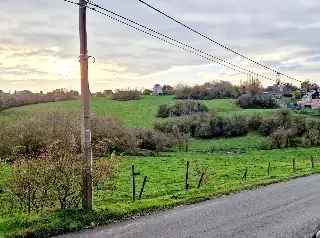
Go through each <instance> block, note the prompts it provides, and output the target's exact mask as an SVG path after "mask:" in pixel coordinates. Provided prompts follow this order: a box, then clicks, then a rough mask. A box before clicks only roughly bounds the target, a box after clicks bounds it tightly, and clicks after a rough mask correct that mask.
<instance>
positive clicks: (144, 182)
mask: <svg viewBox="0 0 320 238" xmlns="http://www.w3.org/2000/svg"><path fill="white" fill-rule="evenodd" d="M147 179H148V176H145V177H144V179H143V183H142V187H141V190H140V194H139V199H141V197H142V193H143V191H144V186H145V185H146V182H147Z"/></svg>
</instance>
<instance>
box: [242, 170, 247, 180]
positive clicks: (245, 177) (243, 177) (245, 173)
mask: <svg viewBox="0 0 320 238" xmlns="http://www.w3.org/2000/svg"><path fill="white" fill-rule="evenodd" d="M247 175H248V168H246V170H245V171H244V174H243V176H242V179H244V180H247Z"/></svg>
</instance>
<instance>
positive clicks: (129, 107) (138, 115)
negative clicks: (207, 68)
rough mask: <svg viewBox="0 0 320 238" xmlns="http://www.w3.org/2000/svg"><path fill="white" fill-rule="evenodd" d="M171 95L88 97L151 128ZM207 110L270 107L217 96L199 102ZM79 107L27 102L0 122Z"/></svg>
mask: <svg viewBox="0 0 320 238" xmlns="http://www.w3.org/2000/svg"><path fill="white" fill-rule="evenodd" d="M174 101H175V99H174V97H173V96H160V97H155V96H144V98H143V99H142V100H134V101H125V102H121V101H114V100H111V99H108V98H98V97H94V98H92V103H91V107H92V111H93V112H94V113H96V114H97V115H101V116H112V117H113V118H116V119H118V120H120V121H121V122H123V123H124V124H125V125H126V126H128V127H133V128H151V127H152V126H153V124H154V123H155V121H156V120H158V119H157V118H156V114H157V111H158V108H159V105H161V104H167V103H174ZM203 102H204V103H205V104H206V105H207V107H208V108H209V110H210V111H215V112H217V113H219V114H221V115H227V114H230V113H238V114H241V113H244V114H246V113H251V114H253V113H256V112H259V113H266V114H270V113H272V111H274V110H262V109H253V110H252V109H246V110H244V109H241V108H240V107H239V106H238V105H237V104H236V102H235V100H232V99H217V100H208V101H203ZM79 110H80V102H79V101H78V100H74V101H63V102H50V103H44V104H36V105H28V106H23V107H17V108H11V109H8V110H4V111H2V112H0V122H1V121H4V122H10V121H12V120H17V119H19V118H23V117H25V116H28V115H30V114H32V113H34V112H47V111H72V112H78V111H79Z"/></svg>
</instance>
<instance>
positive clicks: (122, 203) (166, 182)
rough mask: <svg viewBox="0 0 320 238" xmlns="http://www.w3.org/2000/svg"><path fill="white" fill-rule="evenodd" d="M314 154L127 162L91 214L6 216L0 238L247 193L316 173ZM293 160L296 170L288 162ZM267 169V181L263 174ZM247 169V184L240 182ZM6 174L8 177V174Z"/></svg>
mask: <svg viewBox="0 0 320 238" xmlns="http://www.w3.org/2000/svg"><path fill="white" fill-rule="evenodd" d="M318 154H319V149H317V148H310V149H285V150H272V151H268V153H266V152H265V151H260V150H252V151H249V152H247V153H243V154H228V155H222V154H206V153H170V154H164V155H161V156H159V157H128V158H126V159H124V160H123V161H122V164H121V168H122V169H121V173H120V175H119V178H118V180H117V185H116V190H115V191H113V192H110V191H108V190H104V188H103V186H102V187H101V188H100V190H97V191H96V193H95V209H94V211H93V212H91V213H83V212H81V211H65V212H61V211H56V212H55V211H51V212H46V213H42V214H31V215H30V216H27V215H23V214H10V215H9V214H8V215H4V216H2V218H0V234H1V233H2V234H3V235H4V236H7V237H17V236H19V235H26V234H36V235H37V237H42V236H47V235H49V234H50V235H54V234H59V233H60V232H62V231H64V232H65V231H73V230H78V229H81V228H83V227H85V226H88V225H90V223H91V222H94V223H95V224H105V223H108V222H110V221H112V220H113V219H120V218H124V217H128V216H131V215H133V214H137V213H139V214H145V213H148V212H150V211H153V210H155V209H161V208H168V207H172V206H175V205H179V204H188V203H193V202H196V201H202V200H205V199H209V198H213V197H218V196H221V195H224V194H230V193H234V192H238V191H241V190H244V189H252V188H255V187H257V186H261V185H266V184H270V183H274V182H279V181H286V180H288V179H290V178H295V177H298V176H306V175H310V174H313V173H317V172H320V164H318V163H319V161H318V163H316V165H315V168H313V169H312V168H311V161H310V158H311V157H312V156H313V157H314V158H317V156H318ZM293 158H295V160H296V170H295V171H294V170H293V168H292V159H293ZM187 161H190V174H189V184H190V190H189V191H185V189H184V182H185V171H186V162H187ZM269 162H270V163H271V172H270V175H268V173H267V169H268V163H269ZM131 165H135V167H136V169H137V170H138V171H140V172H141V176H138V177H137V179H136V184H137V188H136V190H137V195H138V193H139V191H140V187H141V184H142V179H143V176H148V182H147V184H146V187H145V192H144V193H143V199H142V200H139V199H138V200H136V201H135V202H133V201H132V182H131V174H130V173H131V171H130V168H131ZM201 168H207V176H208V180H207V182H206V183H204V184H203V185H202V186H201V187H200V188H199V189H198V188H197V184H198V182H199V176H200V174H199V173H198V172H197V170H201ZM246 168H247V169H248V175H247V179H242V176H243V175H244V172H245V170H246ZM6 174H7V175H8V174H10V172H9V171H7V172H6Z"/></svg>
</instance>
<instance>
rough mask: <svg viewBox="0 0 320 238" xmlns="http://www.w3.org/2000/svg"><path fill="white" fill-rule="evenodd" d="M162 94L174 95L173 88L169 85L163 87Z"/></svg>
mask: <svg viewBox="0 0 320 238" xmlns="http://www.w3.org/2000/svg"><path fill="white" fill-rule="evenodd" d="M162 92H163V94H164V95H173V94H174V88H173V87H172V86H170V85H163V87H162Z"/></svg>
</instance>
